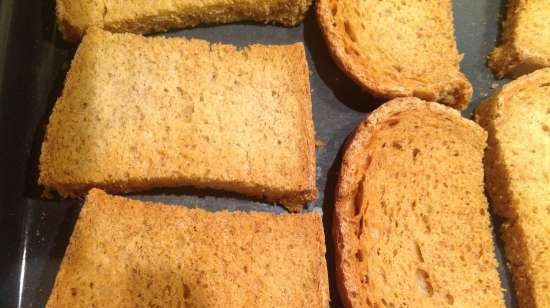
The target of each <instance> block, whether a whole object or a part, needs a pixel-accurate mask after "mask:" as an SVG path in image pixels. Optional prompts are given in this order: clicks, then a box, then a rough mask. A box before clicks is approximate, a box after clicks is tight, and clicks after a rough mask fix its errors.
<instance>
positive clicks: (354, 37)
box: [344, 21, 357, 43]
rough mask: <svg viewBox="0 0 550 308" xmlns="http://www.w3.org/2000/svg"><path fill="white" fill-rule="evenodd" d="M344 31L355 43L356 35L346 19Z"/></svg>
mask: <svg viewBox="0 0 550 308" xmlns="http://www.w3.org/2000/svg"><path fill="white" fill-rule="evenodd" d="M344 31H346V34H347V35H348V37H349V38H350V40H351V41H352V42H354V43H357V35H355V32H354V31H353V28H352V27H351V25H350V23H349V22H347V21H345V22H344Z"/></svg>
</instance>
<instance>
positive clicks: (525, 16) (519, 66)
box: [488, 0, 550, 78]
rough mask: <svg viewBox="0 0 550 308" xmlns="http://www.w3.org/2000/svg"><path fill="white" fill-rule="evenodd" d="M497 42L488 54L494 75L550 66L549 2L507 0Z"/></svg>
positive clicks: (523, 72)
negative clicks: (498, 42) (500, 33)
mask: <svg viewBox="0 0 550 308" xmlns="http://www.w3.org/2000/svg"><path fill="white" fill-rule="evenodd" d="M507 5H508V8H507V13H506V18H505V20H504V22H503V32H502V37H501V43H500V46H499V47H497V48H495V49H494V50H493V52H492V53H491V55H490V57H489V63H488V64H489V67H491V68H492V69H493V70H494V71H495V73H496V75H497V77H498V78H502V77H504V76H505V75H508V76H511V77H514V78H515V77H518V76H520V75H522V74H527V73H530V72H532V71H534V70H537V69H540V68H543V67H548V66H550V2H548V0H508V4H507Z"/></svg>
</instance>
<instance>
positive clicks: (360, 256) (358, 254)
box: [355, 249, 365, 262]
mask: <svg viewBox="0 0 550 308" xmlns="http://www.w3.org/2000/svg"><path fill="white" fill-rule="evenodd" d="M355 258H357V261H359V262H363V260H364V259H365V256H364V255H363V251H362V250H361V249H358V250H357V252H356V253H355Z"/></svg>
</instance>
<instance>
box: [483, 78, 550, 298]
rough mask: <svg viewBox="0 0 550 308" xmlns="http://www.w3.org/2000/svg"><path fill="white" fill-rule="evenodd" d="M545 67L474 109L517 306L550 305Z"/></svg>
mask: <svg viewBox="0 0 550 308" xmlns="http://www.w3.org/2000/svg"><path fill="white" fill-rule="evenodd" d="M549 98H550V68H546V69H541V70H538V71H536V72H534V73H531V74H528V75H525V76H522V77H520V78H519V79H517V80H515V81H513V82H511V83H509V84H507V85H505V86H504V87H502V88H501V89H500V90H499V91H497V92H496V93H495V94H493V95H492V96H491V97H490V98H488V99H487V100H486V101H484V102H483V103H482V104H481V105H480V107H478V109H477V111H476V118H477V121H478V122H479V123H480V124H481V125H482V126H483V127H484V128H485V129H487V131H488V132H489V146H488V147H487V154H486V159H485V173H486V177H487V184H488V192H489V196H490V199H491V204H492V206H493V208H494V209H495V211H496V212H497V213H498V214H499V215H500V216H502V217H503V218H504V220H505V222H504V224H503V225H502V229H501V234H502V238H503V240H504V248H505V252H506V257H507V259H508V264H509V266H510V269H511V271H512V278H513V282H514V286H515V290H516V292H517V298H518V302H519V304H520V305H519V306H520V307H550V99H549Z"/></svg>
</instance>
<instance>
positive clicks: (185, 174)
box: [39, 29, 317, 211]
mask: <svg viewBox="0 0 550 308" xmlns="http://www.w3.org/2000/svg"><path fill="white" fill-rule="evenodd" d="M151 63H154V64H153V65H151ZM235 63H238V65H235ZM259 66H261V68H262V69H261V70H258V67H259ZM234 67H237V69H234ZM136 71H139V73H136ZM218 75H219V76H221V77H217V76H218ZM213 78H218V79H217V81H216V84H210V82H212V79H213ZM144 81H145V82H144ZM115 110H125V112H124V113H120V114H115V113H113V111H115ZM243 110H244V111H243ZM314 135H315V131H314V127H313V119H312V110H311V94H310V85H309V76H308V68H307V62H306V58H305V50H304V47H303V45H302V44H300V43H298V44H292V45H286V46H262V45H253V46H250V47H248V48H243V49H242V50H237V48H236V47H235V46H231V45H221V44H213V45H210V44H209V43H208V42H205V41H200V40H190V41H189V40H185V39H181V38H176V39H175V38H145V37H142V36H139V35H134V34H112V33H108V32H106V31H103V30H100V29H93V30H91V31H89V33H88V34H87V35H86V37H85V38H84V40H83V42H82V43H81V45H80V47H79V49H78V51H77V53H76V56H75V58H74V60H73V63H72V65H71V69H70V71H69V73H68V75H67V80H66V83H65V88H64V90H63V94H62V96H61V97H60V98H59V100H58V102H57V103H56V105H55V107H54V110H53V112H52V115H51V117H50V123H49V124H48V128H47V130H46V135H45V139H44V142H43V145H42V153H41V157H40V166H39V168H40V177H39V184H41V185H44V186H45V188H46V190H52V191H57V192H58V193H59V194H60V195H61V197H69V198H70V197H77V196H82V195H83V194H85V193H86V192H87V191H88V189H90V188H92V187H97V188H102V189H105V190H107V191H109V192H112V193H127V192H137V191H143V190H146V189H151V188H155V187H176V186H194V187H200V188H213V189H224V190H228V191H233V192H237V193H241V194H244V195H248V196H252V197H256V198H260V199H264V200H267V201H269V202H277V203H281V204H283V205H285V206H286V207H287V208H288V209H289V210H291V211H299V210H301V209H302V208H303V207H304V205H305V204H306V203H307V202H308V201H312V200H314V199H315V198H316V197H317V189H316V167H315V165H316V157H315V144H314V142H315V137H314ZM145 140H150V142H148V143H147V144H145V143H144V141H145Z"/></svg>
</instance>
